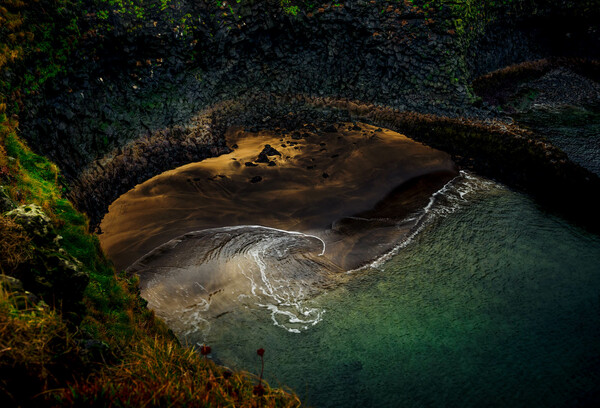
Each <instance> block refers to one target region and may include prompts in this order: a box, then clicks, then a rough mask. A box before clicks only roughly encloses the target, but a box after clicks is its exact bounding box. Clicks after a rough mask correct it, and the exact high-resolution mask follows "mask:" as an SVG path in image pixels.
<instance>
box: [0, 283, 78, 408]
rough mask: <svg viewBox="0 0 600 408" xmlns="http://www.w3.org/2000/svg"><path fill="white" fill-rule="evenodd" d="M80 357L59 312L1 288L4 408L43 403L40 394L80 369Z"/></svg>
mask: <svg viewBox="0 0 600 408" xmlns="http://www.w3.org/2000/svg"><path fill="white" fill-rule="evenodd" d="M79 354H80V350H79V347H78V345H77V343H76V341H75V339H74V337H73V336H72V334H71V332H70V331H69V330H68V328H67V326H66V325H65V323H64V322H63V321H62V319H61V317H60V316H59V315H58V314H57V313H56V312H55V311H53V310H51V309H50V308H48V307H47V306H45V305H43V304H40V305H37V306H36V305H32V304H31V303H30V302H28V300H27V298H26V297H24V296H22V295H15V294H9V293H7V292H6V291H5V290H4V289H2V288H1V287H0V406H16V404H21V403H23V402H25V401H31V403H32V404H35V403H34V402H33V401H36V400H37V401H41V400H42V397H40V396H38V394H40V393H41V392H43V391H44V390H47V389H51V388H53V387H55V386H56V385H57V384H58V383H60V382H62V381H64V376H65V375H66V376H69V375H70V374H69V373H70V370H71V369H76V368H77V366H78V365H79V364H80V359H79ZM61 377H62V378H61Z"/></svg>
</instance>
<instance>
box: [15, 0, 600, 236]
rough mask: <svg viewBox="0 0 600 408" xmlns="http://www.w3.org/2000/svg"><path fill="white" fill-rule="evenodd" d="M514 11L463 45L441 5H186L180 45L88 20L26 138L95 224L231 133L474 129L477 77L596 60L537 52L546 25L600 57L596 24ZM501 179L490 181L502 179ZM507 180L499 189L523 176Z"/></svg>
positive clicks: (551, 5)
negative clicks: (308, 126) (431, 121)
mask: <svg viewBox="0 0 600 408" xmlns="http://www.w3.org/2000/svg"><path fill="white" fill-rule="evenodd" d="M588 2H590V0H586V1H584V2H582V3H581V4H584V3H586V4H587V3H588ZM415 3H419V2H418V1H417V2H415ZM421 3H422V2H421ZM521 3H522V7H521V8H520V9H518V10H516V11H515V10H513V9H510V10H511V13H510V14H506V15H503V14H502V11H503V9H502V7H503V6H499V7H500V9H497V10H495V12H494V13H495V15H494V16H486V18H488V17H489V20H490V21H491V22H490V23H487V25H486V24H484V23H481V24H479V25H478V26H477V27H473V31H471V30H469V28H470V27H467V30H466V31H465V32H459V31H457V30H455V29H454V28H453V27H454V25H453V23H452V22H453V21H454V19H456V11H455V10H453V9H452V7H450V6H448V5H445V6H443V7H441V8H439V9H435V10H430V11H427V12H426V11H424V9H423V8H419V7H414V6H413V5H412V4H411V2H398V1H371V2H367V1H362V0H348V1H345V2H341V3H328V4H323V5H322V7H315V8H314V9H313V10H311V11H310V12H309V11H302V12H301V13H299V14H298V15H297V16H292V15H289V14H286V13H283V12H281V10H279V9H277V8H276V5H273V4H272V2H264V1H254V2H242V3H240V4H241V6H239V7H238V8H236V13H233V14H231V13H229V14H228V13H227V9H217V8H215V4H213V2H181V5H182V6H181V7H182V9H181V10H179V9H177V10H175V11H174V12H173V13H179V14H178V15H190V16H193V18H194V19H197V22H198V23H197V27H195V28H193V30H192V32H191V34H188V35H183V34H182V33H181V30H179V31H178V29H179V27H178V28H177V29H173V27H171V26H169V25H168V24H167V23H166V22H165V21H166V20H161V19H160V18H158V17H157V18H156V19H154V20H153V18H148V19H147V21H144V22H143V25H142V27H141V28H140V27H138V28H136V29H134V28H135V27H136V22H135V21H134V20H132V18H133V17H128V16H127V15H123V14H118V13H117V14H112V15H111V16H110V24H111V27H112V29H111V30H110V31H102V29H98V27H100V26H98V25H97V23H98V21H97V17H94V16H91V17H89V19H88V21H87V23H88V24H89V27H88V28H89V29H88V30H87V31H86V32H85V34H84V35H83V46H82V47H80V49H79V51H78V54H77V55H76V56H75V59H74V61H73V66H72V68H71V72H70V74H69V75H68V76H65V77H63V78H61V79H59V80H57V81H54V82H53V83H52V84H50V85H49V86H48V87H47V89H46V90H45V92H43V93H41V94H39V95H38V96H37V97H35V98H31V99H29V101H28V106H27V109H26V112H27V115H26V116H25V117H24V118H23V120H22V130H23V133H24V135H25V136H26V138H27V139H28V140H29V141H30V142H31V144H32V146H35V148H36V149H38V150H39V151H40V152H41V153H43V154H45V155H47V156H50V158H51V159H53V160H54V161H55V162H57V163H58V164H59V165H60V167H61V169H62V171H63V172H64V174H65V175H66V177H67V179H68V180H69V183H70V185H71V187H72V194H71V196H72V198H73V199H74V201H75V202H76V203H77V205H78V206H79V207H80V208H81V209H82V210H83V211H85V212H87V213H88V214H89V215H90V217H91V219H92V223H93V224H96V223H97V222H98V221H99V220H100V218H101V217H102V215H103V214H104V213H105V211H106V210H107V208H108V205H109V204H110V202H112V201H113V200H114V199H115V198H117V197H118V196H119V195H120V194H122V193H123V192H125V191H127V190H128V189H130V188H132V187H133V186H135V185H136V184H138V183H140V182H142V181H144V180H145V179H147V178H149V177H152V176H154V175H156V174H158V173H160V172H162V171H165V170H167V169H170V168H173V167H176V166H178V165H181V164H184V163H187V162H191V161H197V160H201V159H203V158H205V157H209V156H212V155H216V154H220V153H222V152H224V151H226V149H227V148H226V146H225V145H224V141H223V140H222V138H221V135H222V129H223V128H224V127H225V126H228V125H231V124H241V125H245V126H253V125H256V124H262V123H263V121H264V123H270V124H275V123H277V122H278V121H279V122H281V121H282V122H289V120H296V121H301V120H300V119H299V118H302V120H311V121H334V120H346V119H347V118H348V117H352V118H356V119H365V113H364V112H363V113H362V114H361V115H358V116H357V115H355V114H353V113H351V112H352V109H349V108H348V107H343V108H341V109H339V108H336V107H335V106H334V105H335V104H337V103H344V104H352V103H353V102H348V101H360V102H359V103H360V104H363V105H362V106H366V107H368V109H372V110H373V111H374V112H377V111H378V110H379V109H384V110H385V109H389V110H390V112H394V115H397V114H399V113H400V112H417V113H420V114H432V115H436V116H438V117H451V118H455V119H456V121H455V122H453V123H455V124H460V123H463V122H464V121H461V120H460V119H457V118H461V117H466V118H469V119H470V120H475V121H478V122H477V123H478V124H477V126H476V128H477V129H480V130H481V129H483V128H482V127H481V126H480V124H481V123H482V122H481V121H483V120H486V119H490V118H495V117H498V113H497V112H495V111H494V110H493V109H490V108H487V106H486V105H485V104H483V105H482V104H477V100H476V98H475V97H474V96H473V94H472V92H471V89H470V81H471V79H472V78H474V77H475V76H477V75H479V74H481V73H484V72H488V71H491V70H494V69H497V68H500V67H502V66H504V65H508V64H512V63H515V62H520V61H526V60H530V59H536V58H538V57H542V56H545V55H549V54H552V53H554V52H559V53H560V52H565V51H566V50H568V51H569V52H572V53H584V54H585V53H588V54H594V53H598V51H597V49H596V51H590V49H587V48H585V47H581V46H571V47H569V46H566V45H561V47H559V48H556V49H554V48H553V46H552V41H546V39H545V38H546V37H545V36H547V33H548V32H549V31H548V29H547V28H548V27H549V26H551V24H550V23H549V21H555V20H556V17H557V16H559V17H560V16H566V17H569V18H579V20H580V21H581V22H582V24H581V25H580V26H579V28H577V27H575V28H577V33H576V34H575V35H574V34H571V36H570V37H569V36H567V34H569V32H566V33H565V32H564V31H565V30H566V29H568V30H571V29H572V28H573V26H572V25H569V26H566V27H554V29H553V31H552V32H554V33H555V34H556V35H559V36H560V35H562V34H564V37H565V38H567V39H568V38H572V41H571V43H573V44H579V43H581V42H582V41H584V42H586V41H592V40H593V41H597V42H596V43H595V44H600V41H599V40H598V31H597V26H598V23H597V21H598V20H595V19H594V18H593V16H594V14H593V13H591V14H590V13H587V14H586V13H580V11H574V10H575V9H573V7H572V6H571V2H566V1H562V0H554V1H549V2H536V1H523V2H521ZM521 3H520V4H521ZM591 3H593V1H591ZM178 4H179V3H178ZM274 4H276V3H274ZM539 4H545V5H546V6H544V7H539ZM274 7H275V8H274ZM507 7H508V6H507ZM507 10H508V9H507ZM576 10H579V9H576ZM186 13H187V14H186ZM577 13H580V14H577ZM532 16H534V17H535V19H534V20H535V21H534V22H535V24H534V23H532V21H533V20H532V18H533V17H532ZM482 18H483V17H482ZM482 21H487V20H485V19H483V20H482ZM595 30H596V31H595ZM561 33H562V34H561ZM561 38H562V37H561ZM568 43H569V41H566V44H567V45H568ZM592 56H595V55H592ZM315 101H321V102H319V103H316V102H315ZM323 101H329V102H331V103H332V104H334V105H332V106H326V105H325V106H323V105H322V104H323ZM340 101H341V102H340ZM290 112H291V113H292V115H289V113H290ZM367 116H368V115H367ZM267 118H270V119H267ZM439 120H440V121H442V122H444V121H445V120H446V119H439ZM372 122H373V123H374V124H377V125H381V126H385V123H387V122H385V123H384V122H379V121H377V120H372ZM444 123H445V122H444ZM285 124H286V125H289V123H285ZM392 124H393V123H392ZM465 126H470V125H465ZM494 126H500V125H494ZM494 126H492V128H494ZM388 127H390V126H388ZM447 128H448V127H446V128H444V129H447ZM392 129H394V130H397V129H396V128H394V127H392ZM399 130H402V129H399ZM422 131H423V132H425V133H427V134H431V133H430V132H428V131H427V130H426V129H423V128H418V132H422ZM444 131H445V130H444ZM418 132H417V131H416V130H415V131H414V132H413V134H412V136H413V137H415V138H417V139H419V138H421V139H422V140H425V139H427V142H429V143H432V144H433V145H436V144H440V146H442V147H443V148H444V149H447V150H449V151H451V152H452V153H455V154H456V155H462V156H469V155H472V149H467V150H466V151H465V152H462V154H461V152H460V151H457V150H456V148H455V146H453V145H448V144H447V143H442V141H443V140H444V138H445V137H446V136H445V135H441V134H440V135H438V137H437V139H436V138H431V137H429V138H424V136H422V135H421V134H419V133H418ZM491 132H492V134H493V132H495V130H493V129H492V130H491ZM434 139H435V140H434ZM461 146H463V147H465V146H466V145H464V144H463V145H461ZM465 148H466V147H465ZM488 153H490V154H491V152H488ZM492 162H493V163H498V165H499V166H501V167H503V166H504V164H503V163H502V162H498V161H492ZM492 162H491V163H492ZM521 164H522V163H518V164H516V163H515V165H521ZM484 167H485V166H484ZM482 168H483V167H482ZM497 170H498V171H496V172H490V174H492V173H493V174H495V175H498V174H500V173H502V172H504V170H502V169H497ZM511 172H512V176H510V177H508V178H506V179H507V180H508V179H510V178H511V177H512V178H514V177H516V174H517V173H518V170H515V169H513V170H511ZM500 178H501V179H504V178H503V177H500ZM515 180H516V179H515ZM519 183H520V182H519ZM519 183H517V184H519Z"/></svg>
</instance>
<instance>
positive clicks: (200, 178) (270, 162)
mask: <svg viewBox="0 0 600 408" xmlns="http://www.w3.org/2000/svg"><path fill="white" fill-rule="evenodd" d="M226 140H227V144H228V145H229V146H231V147H232V148H233V151H232V152H231V153H229V154H224V155H221V156H219V157H215V158H210V159H206V160H204V161H202V162H198V163H192V164H188V165H185V166H182V167H179V168H177V169H174V170H171V171H167V172H165V173H163V174H161V175H159V176H156V177H154V178H152V179H150V180H148V181H146V182H145V183H143V184H141V185H138V186H136V187H135V188H134V189H133V190H131V191H130V192H128V193H126V194H125V195H123V196H121V197H120V198H119V199H118V200H116V201H115V202H114V203H113V204H112V205H111V206H110V210H109V213H108V214H107V215H106V217H105V218H104V220H103V221H102V224H101V228H102V230H103V231H104V233H103V234H101V235H100V242H101V244H102V247H103V248H104V250H105V251H106V253H107V254H108V256H109V258H110V259H111V260H112V261H113V262H114V263H115V266H116V267H117V268H118V269H125V268H126V267H128V266H130V265H131V264H132V263H133V262H135V261H136V260H137V259H139V258H141V257H142V256H143V255H145V254H147V253H148V252H150V251H151V250H153V249H154V248H156V247H158V246H159V245H161V244H163V243H165V242H167V241H169V240H171V239H173V238H176V237H178V236H181V235H183V234H185V233H188V232H190V231H198V230H203V229H208V228H218V227H224V226H236V225H257V224H259V225H263V226H265V227H269V228H277V229H282V230H294V231H299V232H302V233H312V234H315V235H320V236H322V237H323V238H327V240H329V241H330V242H328V245H332V248H333V247H334V246H335V245H336V243H337V242H340V241H341V240H342V239H341V238H344V239H343V240H344V241H345V243H344V245H343V249H342V248H340V250H339V252H340V256H339V257H337V260H336V262H338V263H339V264H340V265H348V264H352V265H355V264H356V260H352V259H351V258H352V257H348V254H349V252H350V250H349V249H348V248H349V246H348V245H349V242H348V237H350V236H355V237H357V239H356V242H355V244H358V241H360V239H359V237H362V238H364V237H363V235H364V231H362V233H361V229H362V227H361V226H357V225H351V224H352V222H349V217H359V218H365V219H368V220H374V219H382V218H384V219H387V221H385V222H384V225H382V227H386V226H387V227H390V226H392V225H395V223H396V222H397V221H398V219H399V218H403V217H404V216H406V215H407V214H408V213H410V212H412V211H415V210H417V209H419V208H421V207H424V205H425V204H426V203H427V200H428V199H429V197H430V196H431V194H433V193H434V192H435V191H437V190H438V189H439V188H440V187H441V186H443V185H444V184H445V183H446V182H447V181H449V180H450V179H452V178H453V177H455V176H456V175H457V174H458V172H457V169H456V166H455V164H454V162H453V161H452V160H451V159H450V156H449V155H448V154H446V153H444V152H440V151H437V150H435V149H432V148H430V147H427V146H425V145H422V144H421V143H418V142H415V141H413V140H411V139H409V138H407V137H406V136H403V135H401V134H399V133H396V132H393V131H391V130H387V129H380V128H377V127H374V126H370V125H367V124H363V123H358V124H353V123H341V124H337V125H336V126H335V127H331V126H328V127H327V128H325V129H317V128H315V127H314V126H312V125H305V126H304V127H303V128H301V129H298V130H291V131H290V130H285V129H273V130H261V131H257V132H249V131H244V130H243V129H241V128H230V129H229V130H228V132H227V134H226ZM265 146H270V148H271V149H273V150H269V152H270V153H271V154H272V155H270V156H267V155H266V154H264V155H261V152H263V151H264V150H268V149H267V148H265ZM265 156H266V157H265ZM261 158H262V159H261ZM370 222H371V223H372V221H370ZM384 229H385V228H384ZM352 246H353V245H352Z"/></svg>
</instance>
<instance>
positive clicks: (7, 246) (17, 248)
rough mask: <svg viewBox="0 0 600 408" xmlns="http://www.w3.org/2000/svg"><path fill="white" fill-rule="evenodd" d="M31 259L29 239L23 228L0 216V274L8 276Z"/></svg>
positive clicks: (31, 249) (31, 250) (31, 252)
mask: <svg viewBox="0 0 600 408" xmlns="http://www.w3.org/2000/svg"><path fill="white" fill-rule="evenodd" d="M32 257H33V247H32V246H31V238H30V237H29V236H28V235H27V234H26V233H25V231H24V230H23V227H21V226H20V225H19V224H17V223H15V222H14V221H13V220H12V219H10V218H8V217H5V216H4V215H0V273H7V274H9V273H10V272H12V271H14V270H15V269H16V268H17V267H18V266H19V265H21V264H23V263H25V262H27V261H29V260H30V259H31V258H32Z"/></svg>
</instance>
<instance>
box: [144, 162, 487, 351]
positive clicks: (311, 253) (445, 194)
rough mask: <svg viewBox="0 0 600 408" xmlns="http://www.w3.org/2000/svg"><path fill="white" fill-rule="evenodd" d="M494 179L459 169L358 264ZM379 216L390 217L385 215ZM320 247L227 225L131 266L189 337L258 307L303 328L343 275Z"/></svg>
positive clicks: (287, 235)
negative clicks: (398, 233)
mask: <svg viewBox="0 0 600 408" xmlns="http://www.w3.org/2000/svg"><path fill="white" fill-rule="evenodd" d="M492 186H497V184H495V183H493V182H490V181H486V180H484V179H481V178H479V177H476V176H474V175H471V174H470V173H467V172H460V174H459V175H458V176H457V177H456V178H454V179H453V180H451V181H450V182H448V183H447V184H446V185H444V186H443V187H442V188H441V189H440V190H439V191H437V192H436V193H434V194H433V195H432V196H431V197H430V199H429V202H428V204H427V205H426V206H425V207H424V208H423V209H421V210H420V211H418V212H416V213H414V214H411V215H410V216H409V217H407V218H405V219H404V220H401V221H400V222H397V223H396V226H397V228H399V229H402V230H403V231H405V230H406V226H407V225H412V226H413V227H412V228H411V230H410V232H409V233H408V234H407V235H406V233H405V232H402V233H401V234H402V235H403V236H402V237H399V239H400V241H399V242H398V244H397V245H395V246H393V248H392V249H391V250H389V251H387V252H386V253H384V254H383V255H381V256H379V257H378V258H377V259H375V260H374V261H372V262H369V263H368V264H367V265H365V266H363V267H361V268H359V269H364V268H379V267H381V266H382V265H383V264H384V263H385V262H386V261H388V260H389V259H390V258H391V257H392V256H394V255H395V254H396V253H398V251H400V250H401V249H402V248H404V247H406V246H407V245H408V244H409V243H410V242H412V241H413V240H414V238H415V237H416V236H417V235H418V234H419V233H420V232H421V231H423V229H424V228H425V227H426V226H427V225H429V224H430V223H431V222H432V221H433V220H435V219H437V218H439V217H445V216H448V215H449V214H452V213H453V212H455V211H457V210H458V209H459V208H461V207H462V206H464V205H465V204H467V203H468V202H469V200H470V199H471V195H472V194H474V193H476V192H478V191H483V190H489V189H491V188H492ZM354 218H355V219H357V218H356V217H354ZM359 220H360V219H359ZM367 221H373V220H367ZM375 221H377V220H375ZM379 221H385V222H391V225H392V226H393V225H394V222H393V221H392V220H389V219H385V220H379ZM401 227H402V228H401ZM325 235H326V234H325ZM336 239H339V237H338V238H336ZM326 250H327V246H326V243H325V241H324V240H323V239H322V238H320V237H318V236H316V235H311V234H306V233H303V232H297V231H285V230H281V229H277V228H270V227H264V226H260V225H243V226H229V227H222V228H214V229H207V230H202V231H196V232H192V233H188V234H185V235H184V236H182V237H179V238H177V239H175V240H172V241H170V242H168V243H166V244H164V245H163V246H161V247H159V248H157V249H156V250H155V251H153V252H151V253H150V254H148V255H147V256H146V257H143V258H141V259H140V260H139V261H138V262H136V264H135V265H134V266H133V267H132V268H133V270H136V271H139V272H142V273H140V275H145V276H147V277H146V278H145V279H146V280H145V281H144V282H143V285H142V293H143V295H144V297H146V299H147V300H148V301H149V305H150V307H151V308H153V309H155V310H156V311H157V313H158V314H159V315H160V316H161V317H163V318H164V319H165V321H166V322H167V324H169V326H170V327H172V328H173V329H174V330H175V331H176V333H178V334H179V335H180V336H183V337H184V338H185V339H186V340H188V341H194V342H195V341H197V340H199V339H200V342H202V341H204V339H206V338H207V336H208V334H209V332H210V328H211V324H212V323H213V322H214V321H215V319H219V318H221V317H222V316H225V315H228V314H229V313H231V312H234V313H243V312H244V311H247V310H256V309H257V308H258V309H264V310H266V311H268V313H269V314H270V318H271V320H272V322H273V324H274V325H275V326H278V327H281V328H283V329H284V330H287V331H288V332H290V333H301V332H302V331H305V330H308V329H310V328H311V327H313V326H315V325H316V324H318V323H319V322H321V321H322V320H323V316H324V313H325V310H323V309H322V308H318V307H313V305H312V304H311V299H313V298H314V297H315V296H316V295H318V294H320V293H322V292H323V290H325V289H326V288H328V287H331V285H333V284H337V283H339V282H341V281H342V280H343V279H342V278H340V276H342V277H343V276H347V275H346V274H341V275H340V274H339V273H338V272H339V271H340V270H339V267H337V266H336V265H335V264H334V263H332V261H331V259H332V258H331V256H332V254H326ZM336 268H337V269H336ZM359 269H354V270H351V271H348V273H351V272H355V271H357V270H359ZM344 279H347V278H344Z"/></svg>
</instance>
